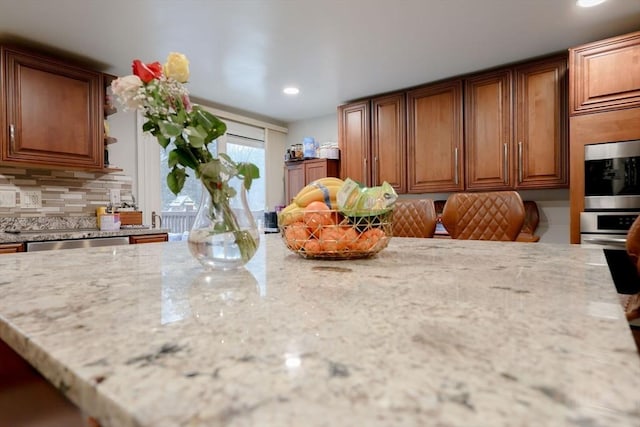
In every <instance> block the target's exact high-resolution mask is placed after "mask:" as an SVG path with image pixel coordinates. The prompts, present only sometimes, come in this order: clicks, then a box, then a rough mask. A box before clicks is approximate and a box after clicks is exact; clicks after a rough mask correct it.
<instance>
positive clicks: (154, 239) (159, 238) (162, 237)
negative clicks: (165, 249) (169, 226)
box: [129, 233, 169, 245]
mask: <svg viewBox="0 0 640 427" xmlns="http://www.w3.org/2000/svg"><path fill="white" fill-rule="evenodd" d="M168 240H169V235H168V234H167V233H160V234H142V235H136V236H129V244H131V245H137V244H140V243H159V242H166V241H168Z"/></svg>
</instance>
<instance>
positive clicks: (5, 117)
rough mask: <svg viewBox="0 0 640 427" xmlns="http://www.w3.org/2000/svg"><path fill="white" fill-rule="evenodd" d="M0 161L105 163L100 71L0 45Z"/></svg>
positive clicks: (54, 164)
mask: <svg viewBox="0 0 640 427" xmlns="http://www.w3.org/2000/svg"><path fill="white" fill-rule="evenodd" d="M0 63H1V68H0V69H1V73H0V74H2V82H1V85H0V86H1V89H0V95H1V96H0V100H1V101H0V113H1V114H0V116H1V119H0V120H2V122H0V123H1V128H2V132H1V134H0V138H1V139H0V146H1V153H0V161H1V162H2V163H4V164H10V165H15V166H33V167H46V168H65V169H102V168H103V155H104V138H103V125H102V120H103V112H102V100H103V96H104V95H103V93H102V92H103V84H102V74H101V73H99V72H94V71H91V70H86V69H83V68H80V67H76V66H73V65H69V64H67V63H64V62H62V61H59V60H56V59H52V58H48V57H45V56H41V55H38V54H34V53H31V52H27V51H23V50H20V49H15V48H9V47H4V46H3V47H0Z"/></svg>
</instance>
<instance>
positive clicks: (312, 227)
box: [303, 201, 337, 237]
mask: <svg viewBox="0 0 640 427" xmlns="http://www.w3.org/2000/svg"><path fill="white" fill-rule="evenodd" d="M303 221H304V223H305V224H306V225H307V227H309V231H310V232H311V234H312V235H314V236H315V237H318V236H319V234H320V230H321V229H322V227H324V226H327V225H334V224H336V221H337V218H336V215H335V211H332V210H331V209H330V208H329V206H327V205H326V204H325V203H323V202H317V201H316V202H311V203H309V205H308V206H307V207H306V208H304V216H303Z"/></svg>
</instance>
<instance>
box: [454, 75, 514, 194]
mask: <svg viewBox="0 0 640 427" xmlns="http://www.w3.org/2000/svg"><path fill="white" fill-rule="evenodd" d="M465 115H466V117H465V174H466V188H467V189H469V190H504V189H509V188H511V167H512V165H511V164H510V162H509V155H510V154H509V153H510V150H511V135H512V127H511V120H512V113H511V70H499V71H494V72H490V73H486V74H481V75H477V76H473V77H470V78H468V79H467V80H466V83H465Z"/></svg>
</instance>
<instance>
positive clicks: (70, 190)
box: [0, 167, 133, 218]
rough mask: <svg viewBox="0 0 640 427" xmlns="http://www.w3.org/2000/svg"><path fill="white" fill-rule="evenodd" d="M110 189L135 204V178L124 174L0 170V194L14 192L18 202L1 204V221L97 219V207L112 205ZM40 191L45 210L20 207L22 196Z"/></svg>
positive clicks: (16, 169) (7, 168)
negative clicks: (133, 193) (110, 202)
mask: <svg viewBox="0 0 640 427" xmlns="http://www.w3.org/2000/svg"><path fill="white" fill-rule="evenodd" d="M110 189H119V190H120V199H121V201H122V202H127V203H133V197H132V179H131V177H129V176H127V175H124V174H123V173H109V174H105V173H99V172H86V171H63V170H47V169H21V168H14V167H0V192H2V193H3V194H9V193H8V192H15V199H16V206H15V207H6V201H5V203H1V204H0V218H7V217H11V218H32V217H86V216H94V217H95V215H96V208H98V207H100V206H107V205H108V204H109V190H110ZM38 190H39V191H40V193H39V194H40V201H41V204H42V207H41V208H33V207H28V208H27V207H21V205H22V200H21V194H20V193H21V192H25V191H35V192H37V191H38ZM23 194H24V193H23ZM3 200H4V199H3Z"/></svg>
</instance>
